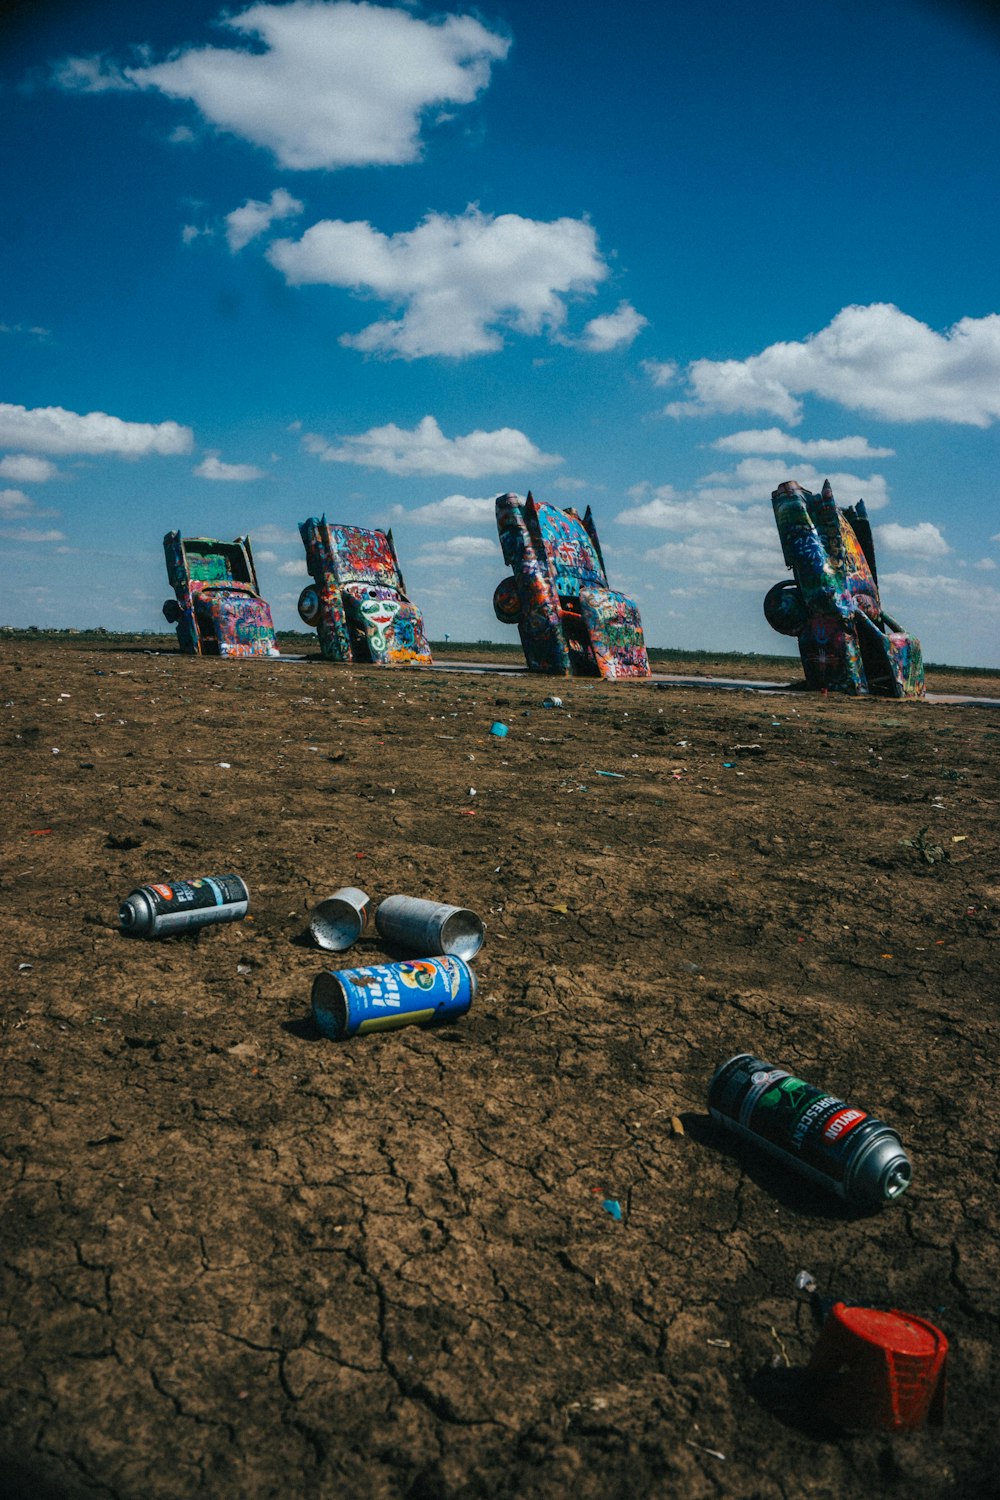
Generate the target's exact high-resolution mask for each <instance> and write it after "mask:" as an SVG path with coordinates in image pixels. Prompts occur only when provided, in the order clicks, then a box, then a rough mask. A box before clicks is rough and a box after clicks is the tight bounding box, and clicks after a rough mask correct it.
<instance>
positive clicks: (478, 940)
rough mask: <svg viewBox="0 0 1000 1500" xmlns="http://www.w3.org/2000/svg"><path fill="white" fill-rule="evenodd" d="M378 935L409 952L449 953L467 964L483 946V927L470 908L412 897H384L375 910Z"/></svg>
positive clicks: (484, 933)
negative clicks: (462, 959) (468, 909)
mask: <svg viewBox="0 0 1000 1500" xmlns="http://www.w3.org/2000/svg"><path fill="white" fill-rule="evenodd" d="M375 926H376V927H377V928H378V932H379V936H380V937H383V938H384V939H385V941H386V942H387V943H393V944H395V945H396V946H397V947H400V948H406V949H408V950H409V951H410V952H411V953H419V954H425V953H426V954H435V953H450V954H454V955H455V957H456V958H464V959H465V961H466V963H468V961H469V959H470V958H475V956H476V954H477V953H478V952H479V950H480V948H481V947H482V946H483V938H484V937H485V936H486V928H485V927H484V926H483V924H482V922H481V921H480V919H479V918H478V917H477V916H476V914H475V912H474V911H467V910H466V909H465V907H464V906H443V905H441V903H440V902H437V901H420V900H418V899H417V897H415V896H387V897H386V899H385V900H384V901H383V902H381V903H380V905H379V907H378V910H377V911H376V913H375Z"/></svg>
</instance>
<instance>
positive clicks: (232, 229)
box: [226, 187, 303, 255]
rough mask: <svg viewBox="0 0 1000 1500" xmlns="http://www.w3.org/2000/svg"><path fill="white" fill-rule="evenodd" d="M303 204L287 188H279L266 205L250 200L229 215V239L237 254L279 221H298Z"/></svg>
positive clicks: (227, 220) (255, 199)
mask: <svg viewBox="0 0 1000 1500" xmlns="http://www.w3.org/2000/svg"><path fill="white" fill-rule="evenodd" d="M302 207H303V205H302V204H301V203H300V202H299V200H298V198H293V197H292V195H291V193H287V192H286V191H285V189H284V188H280V187H279V188H275V190H274V192H273V193H272V194H271V196H270V198H269V199H268V200H267V202H266V203H263V202H261V200H260V199H259V198H248V199H247V201H246V202H245V203H244V204H243V205H242V207H240V208H234V209H233V211H232V213H231V214H226V239H227V241H228V243H229V248H230V250H231V251H232V252H233V254H234V255H235V254H236V253H237V251H239V250H242V249H243V247H244V245H249V243H250V241H251V240H255V239H256V238H257V236H258V235H260V234H264V233H266V231H267V230H268V229H270V227H271V225H272V224H273V223H274V221H275V220H276V219H294V218H295V216H296V214H300V213H301V212H302Z"/></svg>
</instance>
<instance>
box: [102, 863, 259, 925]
mask: <svg viewBox="0 0 1000 1500" xmlns="http://www.w3.org/2000/svg"><path fill="white" fill-rule="evenodd" d="M248 902H249V893H248V891H247V888H246V885H245V884H244V883H243V881H242V880H241V879H240V877H239V876H238V875H203V876H200V877H198V878H197V879H195V880H175V881H173V882H171V883H169V884H168V883H167V882H162V883H157V884H155V885H143V886H140V887H139V889H138V890H136V891H133V892H132V894H131V895H130V896H129V897H127V899H126V900H125V901H123V902H122V905H121V909H120V911H119V919H120V921H121V926H122V931H123V932H127V933H130V934H131V935H133V936H136V937H162V936H165V935H166V934H168V933H171V932H182V931H184V930H185V929H186V928H189V927H201V926H204V925H205V924H207V923H214V922H235V921H238V920H239V918H241V917H243V916H245V915H246V910H247V904H248Z"/></svg>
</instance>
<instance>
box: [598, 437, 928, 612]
mask: <svg viewBox="0 0 1000 1500" xmlns="http://www.w3.org/2000/svg"><path fill="white" fill-rule="evenodd" d="M825 477H827V476H826V475H824V474H822V473H820V472H819V471H818V470H816V469H814V468H812V467H811V465H809V464H801V463H800V464H798V465H796V466H795V467H794V468H793V469H792V470H791V471H789V470H786V469H785V468H784V467H783V466H776V465H775V464H774V463H773V462H767V461H766V460H763V459H757V458H745V459H742V460H741V461H740V462H739V463H738V464H737V465H736V466H735V467H734V468H733V469H730V470H726V471H722V472H716V473H711V474H706V475H704V476H703V477H702V479H701V480H700V481H699V482H698V483H697V484H696V485H695V486H694V487H693V488H692V489H691V490H688V491H679V490H676V489H674V487H673V486H672V485H669V484H666V485H659V486H656V487H654V486H652V485H650V484H640V485H636V486H635V488H634V489H632V490H630V491H629V499H630V500H631V501H632V504H631V505H630V506H629V507H628V508H626V509H625V510H623V511H621V512H620V513H619V514H618V516H617V517H616V520H617V521H618V522H619V523H620V524H622V525H624V526H627V527H633V528H636V529H637V530H640V529H641V530H642V531H643V532H644V533H645V536H644V541H643V556H644V558H646V559H648V560H650V561H652V562H654V563H658V564H659V565H660V566H661V567H663V568H665V569H667V570H668V571H669V572H670V573H671V574H672V575H673V577H674V578H675V579H676V580H677V581H678V583H679V587H680V590H681V592H686V593H691V592H699V591H702V590H706V589H709V588H726V589H739V590H748V589H761V588H767V587H768V586H769V585H770V584H771V583H775V582H776V581H777V580H778V579H779V578H781V577H782V576H783V575H784V574H785V573H786V572H787V569H786V568H785V565H784V561H783V559H782V556H781V546H780V543H779V541H778V533H777V530H776V528H775V524H774V511H773V509H772V506H771V492H772V491H773V490H775V489H776V488H777V486H778V485H779V484H780V483H781V482H782V480H785V479H796V480H798V482H799V483H800V484H801V485H803V486H804V487H805V488H806V489H808V490H812V491H814V492H815V491H818V490H819V489H821V488H822V484H823V479H824V478H825ZM829 479H830V483H831V485H832V486H833V492H834V494H835V495H836V497H837V499H838V501H839V502H840V503H841V504H842V505H847V504H851V503H853V502H854V501H856V500H858V499H860V498H861V497H862V496H863V497H864V499H865V502H866V504H868V505H869V507H870V508H878V507H879V506H882V505H886V504H888V498H889V497H888V494H887V491H886V486H885V481H884V479H883V478H882V476H881V475H877V474H873V475H869V476H868V478H867V479H865V480H863V479H861V478H859V477H858V476H857V475H855V474H847V473H844V474H837V473H831V474H830V475H829ZM900 529H902V528H900ZM658 531H659V532H662V533H665V536H666V539H665V540H664V541H663V542H662V543H661V544H660V545H659V546H653V547H649V546H648V544H647V539H648V538H649V537H650V535H651V534H655V533H656V532H658Z"/></svg>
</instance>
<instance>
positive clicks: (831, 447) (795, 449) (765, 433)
mask: <svg viewBox="0 0 1000 1500" xmlns="http://www.w3.org/2000/svg"><path fill="white" fill-rule="evenodd" d="M712 447H713V448H718V449H719V451H720V452H722V453H775V454H784V453H790V454H793V455H794V456H796V457H798V458H815V459H818V460H819V462H821V463H823V462H825V461H827V460H830V459H844V458H892V457H893V456H894V454H895V451H896V450H895V449H894V448H873V447H872V446H871V444H870V443H869V441H868V439H867V438H864V437H842V438H813V439H812V440H811V441H808V442H807V441H805V440H803V439H802V438H797V437H793V436H792V435H791V433H788V432H782V430H781V428H780V427H763V428H761V427H757V428H751V429H749V430H748V431H746V432H731V433H730V434H729V435H728V436H727V437H721V438H718V439H717V440H716V441H715V442H714V443H713V444H712Z"/></svg>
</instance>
